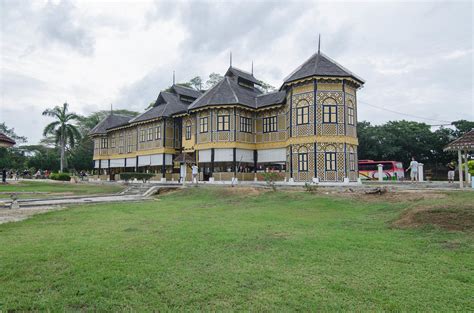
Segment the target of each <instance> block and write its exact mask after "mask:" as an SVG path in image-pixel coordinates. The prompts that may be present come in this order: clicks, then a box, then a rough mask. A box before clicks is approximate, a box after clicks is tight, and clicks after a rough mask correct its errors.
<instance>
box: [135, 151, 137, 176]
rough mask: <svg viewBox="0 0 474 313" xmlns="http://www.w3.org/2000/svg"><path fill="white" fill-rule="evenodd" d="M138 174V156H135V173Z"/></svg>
mask: <svg viewBox="0 0 474 313" xmlns="http://www.w3.org/2000/svg"><path fill="white" fill-rule="evenodd" d="M137 172H138V155H137V156H136V159H135V173H137Z"/></svg>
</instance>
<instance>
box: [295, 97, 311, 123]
mask: <svg viewBox="0 0 474 313" xmlns="http://www.w3.org/2000/svg"><path fill="white" fill-rule="evenodd" d="M308 123H309V103H308V101H306V100H301V101H300V102H299V103H298V107H297V108H296V125H302V124H308Z"/></svg>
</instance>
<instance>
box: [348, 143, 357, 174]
mask: <svg viewBox="0 0 474 313" xmlns="http://www.w3.org/2000/svg"><path fill="white" fill-rule="evenodd" d="M349 170H350V171H355V170H356V154H355V152H354V148H353V147H350V148H349Z"/></svg>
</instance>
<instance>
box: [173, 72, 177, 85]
mask: <svg viewBox="0 0 474 313" xmlns="http://www.w3.org/2000/svg"><path fill="white" fill-rule="evenodd" d="M175 83H176V77H175V73H174V70H173V85H174V84H175Z"/></svg>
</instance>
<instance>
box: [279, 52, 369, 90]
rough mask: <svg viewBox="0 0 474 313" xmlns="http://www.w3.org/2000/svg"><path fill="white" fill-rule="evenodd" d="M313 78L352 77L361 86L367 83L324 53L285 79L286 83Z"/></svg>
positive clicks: (314, 57) (311, 59) (308, 61)
mask: <svg viewBox="0 0 474 313" xmlns="http://www.w3.org/2000/svg"><path fill="white" fill-rule="evenodd" d="M311 76H336V77H352V78H354V79H355V80H357V81H358V82H360V83H361V84H364V83H365V82H364V80H363V79H361V78H360V77H358V76H357V75H355V74H354V73H352V72H351V71H349V70H348V69H346V68H344V67H343V66H342V65H340V64H338V63H337V62H336V61H334V60H332V59H331V58H329V57H328V56H326V55H324V54H323V53H315V54H313V55H312V56H311V57H310V58H309V59H308V60H306V62H304V63H303V64H302V65H300V66H299V67H298V68H297V69H296V70H294V71H293V73H291V74H290V75H288V77H286V78H285V83H288V82H291V81H294V80H298V79H302V78H306V77H311Z"/></svg>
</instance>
